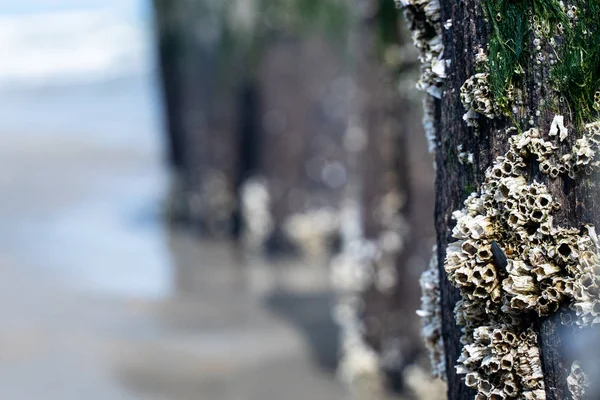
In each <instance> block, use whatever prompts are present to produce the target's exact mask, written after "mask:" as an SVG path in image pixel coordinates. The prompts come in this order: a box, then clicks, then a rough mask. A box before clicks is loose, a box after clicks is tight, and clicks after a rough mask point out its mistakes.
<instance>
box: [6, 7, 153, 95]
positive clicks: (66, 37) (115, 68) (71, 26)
mask: <svg viewBox="0 0 600 400" xmlns="http://www.w3.org/2000/svg"><path fill="white" fill-rule="evenodd" d="M148 36H149V33H148V32H147V29H146V26H145V22H144V21H141V20H136V19H135V18H133V17H131V16H130V15H124V14H123V13H122V12H119V10H118V9H101V10H85V11H78V10H74V11H51V12H44V13H37V14H14V15H4V16H0V60H2V62H0V87H7V86H8V87H13V86H19V87H22V86H23V85H27V86H40V85H47V84H52V85H56V84H58V85H60V84H65V83H87V82H95V81H101V80H105V79H113V78H117V77H122V76H127V75H130V74H133V73H142V72H144V71H147V70H148V69H149V68H150V67H149V65H150V62H149V49H150V46H149V37H148Z"/></svg>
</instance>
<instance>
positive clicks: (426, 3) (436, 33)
mask: <svg viewBox="0 0 600 400" xmlns="http://www.w3.org/2000/svg"><path fill="white" fill-rule="evenodd" d="M396 4H397V6H398V7H401V8H403V9H404V13H405V15H406V19H407V20H408V22H409V26H410V29H411V31H412V38H413V43H414V45H415V47H416V48H417V49H418V50H419V61H420V63H421V78H420V79H419V82H418V83H417V88H418V89H419V90H423V91H425V92H427V93H429V94H430V95H432V96H433V97H436V98H438V99H439V98H441V97H442V84H443V81H444V79H445V78H446V60H444V59H443V53H444V44H443V41H442V22H441V19H440V2H439V0H396Z"/></svg>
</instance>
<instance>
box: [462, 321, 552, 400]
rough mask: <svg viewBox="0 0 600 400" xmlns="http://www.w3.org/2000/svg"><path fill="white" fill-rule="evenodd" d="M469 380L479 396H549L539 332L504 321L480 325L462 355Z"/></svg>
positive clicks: (466, 382)
mask: <svg viewBox="0 0 600 400" xmlns="http://www.w3.org/2000/svg"><path fill="white" fill-rule="evenodd" d="M459 363H460V366H459V367H458V368H457V370H458V372H459V373H466V376H465V384H466V385H467V386H468V387H471V388H474V389H476V390H477V393H478V394H477V397H476V400H483V399H508V398H519V399H545V398H546V393H545V391H544V375H543V373H542V365H541V362H540V354H539V347H538V345H537V335H536V333H535V332H534V331H533V330H532V329H526V330H524V331H522V332H518V331H515V330H513V329H512V328H511V327H506V326H502V325H495V326H485V325H484V326H479V327H477V328H475V329H474V330H473V340H472V342H470V343H468V344H466V345H465V347H464V350H463V353H462V355H461V357H460V358H459Z"/></svg>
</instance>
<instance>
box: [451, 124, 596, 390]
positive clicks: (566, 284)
mask: <svg viewBox="0 0 600 400" xmlns="http://www.w3.org/2000/svg"><path fill="white" fill-rule="evenodd" d="M555 122H556V126H555V127H554V128H553V129H554V130H556V133H555V134H554V136H558V140H560V139H561V135H562V139H563V140H564V137H565V133H564V132H563V133H562V134H558V132H560V131H561V129H562V127H561V126H560V122H561V121H560V118H559V119H555ZM553 125H554V124H553ZM596 130H597V129H596V128H595V125H594V124H590V125H589V126H587V127H586V131H585V132H586V133H585V134H584V136H583V137H582V139H584V138H587V139H588V140H591V139H590V137H591V136H592V133H591V132H595V131H596ZM594 140H595V139H594ZM509 143H510V148H509V150H508V151H507V153H506V154H505V155H504V156H503V157H498V158H497V159H496V161H495V162H494V164H493V165H492V167H490V168H489V169H488V170H487V171H486V179H485V182H484V183H483V185H482V187H481V190H480V193H473V194H471V195H470V196H469V197H468V198H467V199H466V200H465V203H464V204H465V208H464V209H462V210H460V211H456V212H455V213H454V214H453V217H454V218H455V219H456V221H457V223H456V226H455V227H454V229H453V231H452V234H453V237H454V238H455V239H456V241H454V242H452V243H450V244H449V245H448V248H447V253H446V259H445V263H444V267H445V270H446V272H447V274H448V278H449V280H450V282H451V283H452V284H453V285H454V286H456V287H457V288H458V289H459V290H460V292H461V295H462V301H460V302H459V303H458V304H457V308H456V310H455V313H456V318H457V322H458V324H459V325H460V326H462V327H463V338H462V343H463V345H464V347H463V353H462V356H461V357H460V359H459V360H458V363H459V364H458V367H457V370H458V371H459V372H460V373H465V374H467V377H466V383H467V385H469V386H471V387H474V388H477V390H478V396H480V397H481V398H490V396H491V395H492V394H494V395H495V396H496V397H495V398H505V397H506V398H508V397H519V398H531V399H543V398H545V394H544V382H543V379H542V376H541V367H540V359H539V348H538V345H537V339H536V337H535V333H534V331H533V330H532V327H531V326H529V324H530V323H529V322H528V319H527V318H522V317H523V316H526V315H528V314H530V313H536V314H537V315H539V316H544V315H549V314H552V313H554V312H556V311H558V309H559V307H560V306H561V305H562V304H564V303H566V302H570V306H571V308H572V309H573V310H574V311H575V313H576V315H577V317H578V318H577V324H578V325H589V324H592V323H598V322H600V289H599V283H600V260H599V256H598V254H599V247H598V238H597V237H596V234H595V230H594V228H593V227H590V226H587V227H583V228H566V227H557V226H555V224H554V223H553V216H552V214H553V212H554V211H555V210H557V209H558V208H559V206H558V204H557V203H556V202H555V201H554V200H553V198H552V196H551V195H550V192H549V190H548V188H547V187H546V186H545V185H544V184H542V183H539V182H536V181H533V182H531V183H530V182H527V180H526V179H525V176H524V172H523V169H524V168H525V167H526V164H525V159H526V158H529V157H532V156H535V157H537V161H538V162H539V163H540V170H541V171H542V172H547V173H548V175H550V176H551V177H555V176H558V175H559V174H565V173H571V172H572V170H573V168H574V166H575V165H577V160H578V159H577V158H576V157H575V156H574V155H573V154H568V155H567V156H571V158H569V157H566V156H563V157H560V156H559V155H558V154H557V149H558V145H557V144H556V143H553V142H551V141H546V140H544V139H543V138H541V136H540V134H539V131H538V129H536V128H532V129H529V130H528V131H525V132H522V133H518V134H514V135H513V136H511V137H510V139H509ZM576 147H577V146H575V148H574V152H575V153H577V149H576ZM593 151H595V150H593ZM588 158H589V160H593V156H591V155H588ZM561 159H562V160H561ZM559 160H560V161H562V162H557V161H559ZM591 162H592V161H589V162H588V164H589V163H591ZM546 164H547V167H543V165H546ZM588 164H586V165H588Z"/></svg>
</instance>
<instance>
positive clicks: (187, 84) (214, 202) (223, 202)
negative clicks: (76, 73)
mask: <svg viewBox="0 0 600 400" xmlns="http://www.w3.org/2000/svg"><path fill="white" fill-rule="evenodd" d="M154 7H155V16H156V18H155V19H156V31H157V36H158V43H159V52H158V53H159V65H160V70H161V78H162V87H163V95H164V96H163V98H164V108H165V114H166V115H165V117H166V122H167V123H166V130H167V137H168V139H169V140H168V143H169V159H170V162H171V164H172V165H173V167H174V168H175V171H176V173H177V175H178V177H177V178H178V179H179V183H180V185H179V187H178V188H177V189H176V191H175V193H174V194H173V198H174V200H175V203H176V204H177V206H176V207H175V209H173V210H172V211H173V212H174V214H183V215H181V216H178V215H175V218H176V219H177V218H181V219H183V220H187V221H189V222H191V223H192V225H193V226H195V227H197V228H198V229H199V230H200V232H202V233H203V234H207V235H211V236H228V235H229V234H230V233H231V231H232V217H233V214H234V210H235V207H236V199H235V191H236V190H235V186H236V180H237V174H238V171H237V169H236V168H237V164H236V163H237V158H238V151H239V145H238V143H239V137H238V124H237V117H238V114H237V110H236V109H237V102H238V95H239V83H238V77H239V76H240V75H239V72H240V68H242V66H240V65H239V64H236V63H233V62H226V60H229V61H231V60H232V57H234V55H233V54H230V53H228V51H230V48H229V47H228V46H230V45H231V43H229V42H228V40H229V39H230V38H229V37H227V36H226V35H225V34H226V31H225V24H226V23H227V21H226V18H227V10H226V9H225V5H224V4H219V2H213V1H190V0H186V1H170V0H155V1H154ZM228 57H229V58H228ZM180 199H184V201H183V202H181V201H180Z"/></svg>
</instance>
